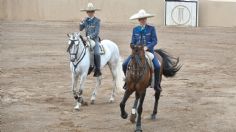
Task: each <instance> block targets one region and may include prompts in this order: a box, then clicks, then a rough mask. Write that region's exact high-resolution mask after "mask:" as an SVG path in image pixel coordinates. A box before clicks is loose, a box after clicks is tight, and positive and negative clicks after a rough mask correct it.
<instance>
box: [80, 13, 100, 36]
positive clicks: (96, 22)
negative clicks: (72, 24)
mask: <svg viewBox="0 0 236 132" xmlns="http://www.w3.org/2000/svg"><path fill="white" fill-rule="evenodd" d="M84 29H85V33H86V36H87V37H89V38H91V39H92V40H95V41H98V38H99V37H98V35H99V30H100V19H98V18H96V17H93V18H92V19H90V18H89V17H87V18H86V19H85V20H84V21H83V22H82V23H80V31H82V30H84Z"/></svg>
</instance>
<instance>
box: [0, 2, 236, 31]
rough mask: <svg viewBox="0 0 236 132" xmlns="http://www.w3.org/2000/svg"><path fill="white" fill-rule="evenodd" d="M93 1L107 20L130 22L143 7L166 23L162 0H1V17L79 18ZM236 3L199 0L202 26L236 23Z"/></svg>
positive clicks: (69, 19) (71, 19)
mask: <svg viewBox="0 0 236 132" xmlns="http://www.w3.org/2000/svg"><path fill="white" fill-rule="evenodd" d="M87 2H93V3H94V5H95V6H97V7H99V8H101V9H102V11H100V12H97V16H99V17H100V18H101V19H102V21H103V22H104V23H123V24H130V23H131V21H129V19H128V18H129V17H130V15H131V14H133V13H135V12H137V11H138V10H139V9H141V8H144V9H146V10H147V11H149V12H152V13H154V14H156V17H155V18H152V19H150V22H151V23H154V24H156V25H163V24H164V5H165V3H164V1H163V0H0V19H4V20H60V21H78V20H80V19H81V18H82V17H84V16H85V13H83V12H80V9H81V8H83V7H84V6H86V4H87ZM234 13H236V2H213V1H207V0H200V15H199V25H200V26H226V27H228V26H236V17H235V14H234Z"/></svg>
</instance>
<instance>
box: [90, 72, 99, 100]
mask: <svg viewBox="0 0 236 132" xmlns="http://www.w3.org/2000/svg"><path fill="white" fill-rule="evenodd" d="M100 86H101V76H99V77H96V86H95V89H94V90H93V94H92V97H91V104H94V103H95V100H96V95H97V90H98V89H99V88H100Z"/></svg>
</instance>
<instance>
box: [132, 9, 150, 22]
mask: <svg viewBox="0 0 236 132" xmlns="http://www.w3.org/2000/svg"><path fill="white" fill-rule="evenodd" d="M150 17H154V15H153V14H149V13H147V12H146V11H145V10H144V9H141V10H139V12H138V13H136V14H134V15H132V16H131V17H130V18H129V19H130V20H136V19H141V18H150Z"/></svg>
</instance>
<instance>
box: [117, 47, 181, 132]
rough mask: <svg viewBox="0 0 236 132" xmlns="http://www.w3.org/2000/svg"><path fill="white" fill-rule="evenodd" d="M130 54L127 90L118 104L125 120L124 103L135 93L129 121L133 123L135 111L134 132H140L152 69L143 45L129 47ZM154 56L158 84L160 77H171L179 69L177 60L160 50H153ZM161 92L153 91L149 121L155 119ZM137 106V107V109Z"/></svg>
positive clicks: (126, 115)
mask: <svg viewBox="0 0 236 132" xmlns="http://www.w3.org/2000/svg"><path fill="white" fill-rule="evenodd" d="M131 49H132V54H131V61H130V62H129V64H128V69H127V72H126V83H127V89H126V91H125V94H124V97H123V99H122V101H121V103H120V110H121V117H122V118H123V119H126V118H127V117H128V114H127V112H126V111H125V103H126V101H127V100H128V98H129V96H130V95H131V94H132V93H133V92H134V91H135V101H134V105H133V108H132V113H131V116H130V121H131V122H132V123H134V122H135V119H136V111H137V113H138V116H137V119H136V120H137V121H136V130H135V131H136V132H141V131H142V127H141V114H142V110H143V101H144V98H145V95H146V88H148V87H149V86H150V82H151V79H152V72H153V71H152V69H151V68H150V66H149V64H148V61H147V59H146V57H145V51H144V46H143V45H131ZM155 52H156V56H157V57H158V60H159V61H160V63H161V69H160V82H161V76H162V75H164V76H165V77H173V76H174V75H175V74H176V73H177V72H178V71H179V70H180V68H181V66H180V65H178V63H179V58H174V57H171V56H170V55H168V53H167V52H165V51H164V50H162V49H158V50H155ZM160 93H161V90H156V91H155V103H154V109H153V113H152V114H151V119H156V114H157V107H158V100H159V97H160ZM137 105H138V107H137Z"/></svg>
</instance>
